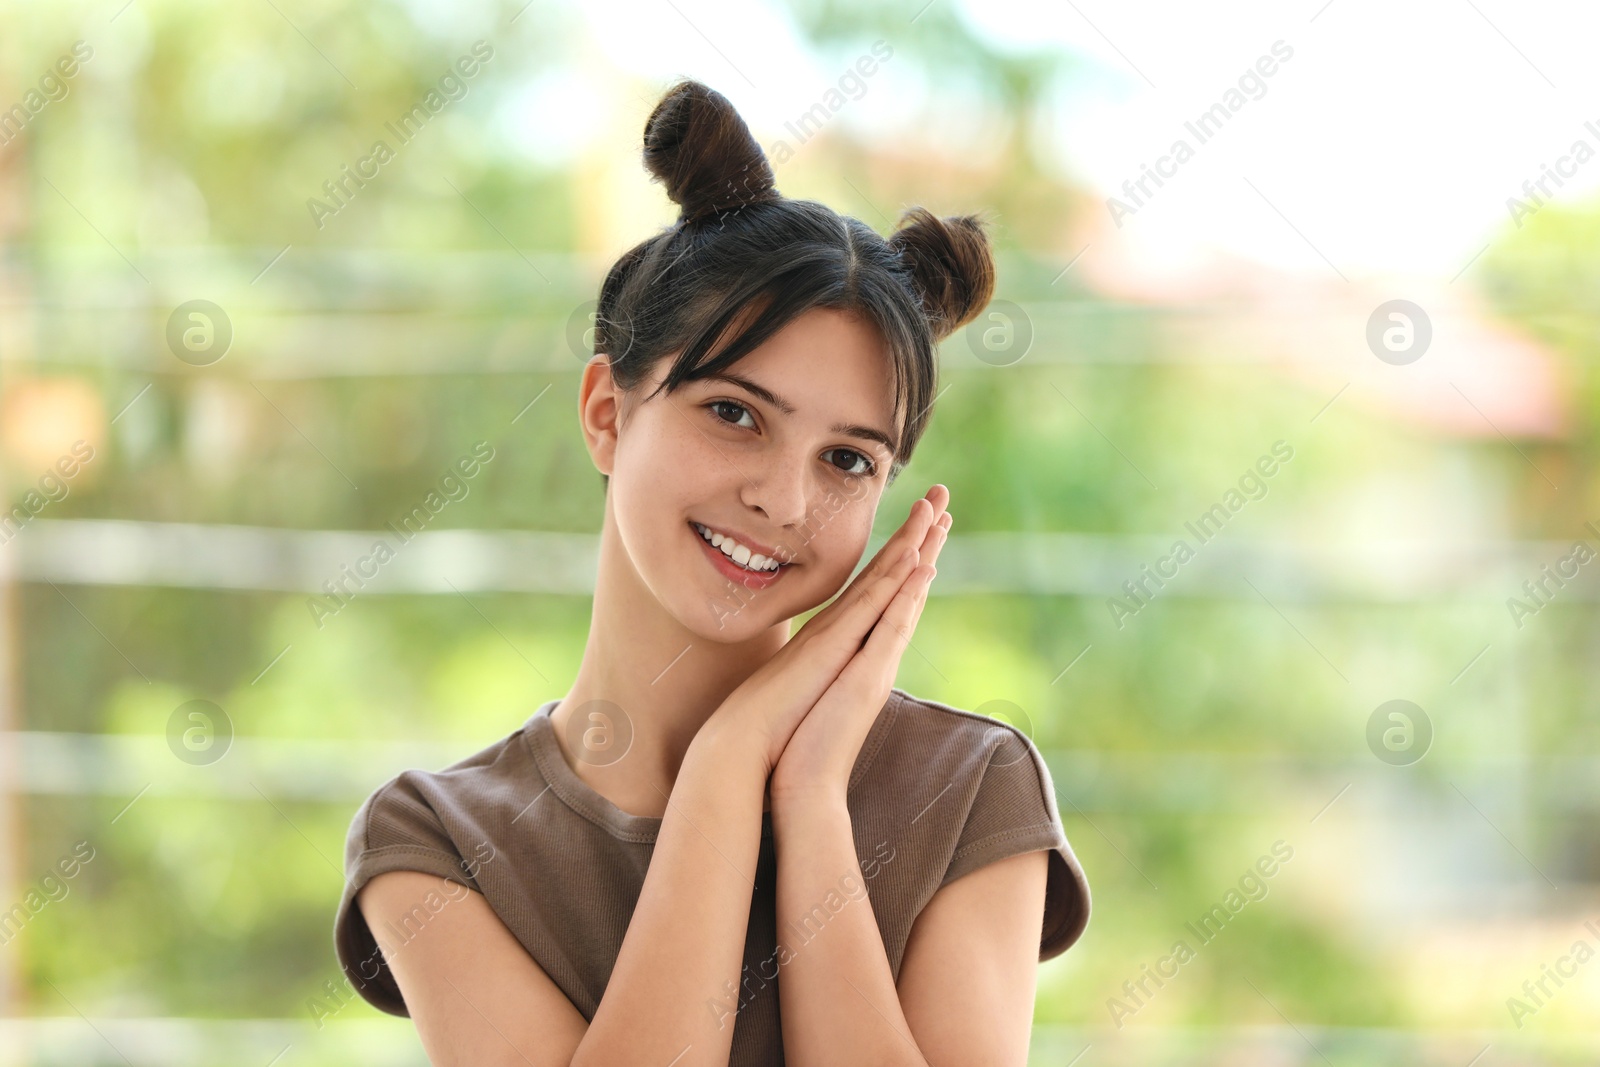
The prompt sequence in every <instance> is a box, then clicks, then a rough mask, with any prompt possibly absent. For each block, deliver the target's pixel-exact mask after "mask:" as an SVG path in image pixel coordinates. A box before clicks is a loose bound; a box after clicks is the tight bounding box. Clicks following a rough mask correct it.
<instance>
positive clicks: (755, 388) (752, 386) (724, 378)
mask: <svg viewBox="0 0 1600 1067" xmlns="http://www.w3.org/2000/svg"><path fill="white" fill-rule="evenodd" d="M703 380H705V381H720V382H728V383H730V384H732V385H737V386H738V387H739V388H741V389H743V390H745V391H746V392H748V393H750V394H751V395H752V396H755V397H757V398H759V399H761V400H764V401H766V402H767V403H768V404H771V405H772V406H773V407H775V408H777V409H778V410H779V411H781V412H783V413H784V414H785V415H793V414H794V413H795V406H794V405H793V404H791V403H789V402H788V401H787V400H785V399H784V398H783V397H781V396H779V395H778V394H777V393H774V392H773V391H772V390H771V389H768V388H767V387H766V386H764V385H757V384H756V383H755V382H753V381H751V380H750V379H749V378H745V377H742V376H741V375H738V374H732V373H729V372H726V371H725V372H723V373H721V374H709V375H707V376H706V377H705V379H703ZM830 429H831V430H832V432H834V433H842V434H844V435H845V436H847V437H854V438H856V439H858V440H861V441H875V442H877V443H878V444H881V445H882V446H883V447H884V448H885V449H887V450H888V452H889V455H890V456H893V455H894V452H895V448H894V441H893V440H892V439H891V438H890V437H889V435H888V434H886V433H884V432H883V431H882V430H879V429H876V428H875V427H872V426H860V425H857V424H855V423H845V422H836V423H834V424H833V426H832V427H830Z"/></svg>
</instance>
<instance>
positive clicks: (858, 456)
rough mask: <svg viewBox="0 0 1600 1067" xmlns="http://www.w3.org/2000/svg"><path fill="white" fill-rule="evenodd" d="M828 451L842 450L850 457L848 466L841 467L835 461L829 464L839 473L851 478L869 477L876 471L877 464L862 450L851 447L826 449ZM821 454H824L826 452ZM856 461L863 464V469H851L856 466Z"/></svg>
mask: <svg viewBox="0 0 1600 1067" xmlns="http://www.w3.org/2000/svg"><path fill="white" fill-rule="evenodd" d="M828 452H843V453H844V454H845V455H847V456H850V457H852V462H851V463H850V464H849V466H845V467H841V466H839V465H838V464H837V463H833V464H831V466H832V467H833V468H834V469H835V470H837V471H838V472H839V473H840V474H844V475H848V476H850V477H852V478H870V477H872V476H873V475H874V474H876V473H878V466H877V464H875V463H873V462H872V460H871V459H870V458H869V457H868V456H867V455H866V454H865V453H863V452H857V451H856V450H855V449H853V448H830V449H828ZM823 454H824V455H826V454H827V453H823ZM857 461H859V462H860V463H861V464H862V465H864V468H865V469H863V470H855V469H852V468H854V467H855V466H856V462H857Z"/></svg>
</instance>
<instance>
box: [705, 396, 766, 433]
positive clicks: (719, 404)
mask: <svg viewBox="0 0 1600 1067" xmlns="http://www.w3.org/2000/svg"><path fill="white" fill-rule="evenodd" d="M706 407H707V408H708V409H709V410H710V411H711V417H712V418H714V419H716V420H717V421H718V422H721V423H725V424H727V425H729V426H739V427H741V428H742V429H749V430H753V429H755V421H754V420H751V424H750V425H749V426H744V424H743V422H742V421H741V420H740V419H738V418H733V419H728V418H724V417H723V416H722V415H719V414H717V410H718V409H719V408H732V409H733V410H734V411H737V412H740V413H741V414H744V415H749V414H750V409H749V408H747V407H745V406H744V405H743V404H735V403H734V402H733V401H731V400H713V401H711V403H709V404H707V405H706Z"/></svg>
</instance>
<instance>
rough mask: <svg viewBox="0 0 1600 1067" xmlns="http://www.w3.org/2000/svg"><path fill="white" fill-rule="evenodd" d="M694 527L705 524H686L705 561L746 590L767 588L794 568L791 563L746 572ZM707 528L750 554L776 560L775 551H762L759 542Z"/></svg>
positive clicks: (710, 527)
mask: <svg viewBox="0 0 1600 1067" xmlns="http://www.w3.org/2000/svg"><path fill="white" fill-rule="evenodd" d="M696 525H700V526H705V525H706V524H705V523H699V524H696V523H695V522H694V521H693V520H691V521H690V522H689V523H687V526H688V530H689V535H690V536H691V537H693V538H694V539H695V540H696V541H698V542H699V543H700V547H701V551H702V552H703V553H704V555H705V557H706V559H707V561H708V562H710V564H711V565H712V566H713V567H715V568H716V569H717V572H718V573H719V574H721V575H722V577H724V578H726V579H727V580H728V581H731V582H734V583H736V584H738V585H742V586H744V587H745V588H747V589H765V588H766V587H767V586H770V585H772V584H773V583H774V582H776V581H777V580H778V579H780V578H782V577H783V576H784V575H785V574H786V573H788V571H789V570H790V568H792V567H793V566H794V564H793V563H780V564H779V566H778V568H777V569H776V570H771V571H756V570H748V569H746V568H744V567H742V566H740V565H739V564H737V563H735V562H734V561H733V560H732V559H730V558H729V557H728V555H727V554H726V553H724V552H723V551H722V549H720V548H717V547H715V546H713V545H712V544H711V542H709V541H707V540H706V539H705V538H704V537H701V536H700V531H699V530H697V529H696V528H695V527H696ZM707 528H708V529H710V530H712V531H713V532H715V533H720V534H723V535H724V536H728V537H732V538H733V539H734V540H735V541H738V542H739V543H740V544H742V545H744V546H745V547H747V548H749V549H751V550H752V552H759V553H760V554H762V555H766V556H768V557H769V558H777V556H776V552H777V550H772V552H770V553H769V552H767V551H764V550H763V549H764V546H760V545H759V542H757V543H752V542H750V541H746V540H744V539H743V538H741V537H739V536H738V535H737V534H734V533H731V532H728V531H724V530H723V529H721V528H720V527H715V526H708V527H707Z"/></svg>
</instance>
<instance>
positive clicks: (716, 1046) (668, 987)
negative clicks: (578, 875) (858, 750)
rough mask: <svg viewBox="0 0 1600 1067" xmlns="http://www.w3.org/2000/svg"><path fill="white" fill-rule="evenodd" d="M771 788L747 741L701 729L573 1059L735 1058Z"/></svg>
mask: <svg viewBox="0 0 1600 1067" xmlns="http://www.w3.org/2000/svg"><path fill="white" fill-rule="evenodd" d="M765 789H766V775H765V771H764V769H763V767H762V766H761V763H760V760H759V759H758V758H755V757H754V756H753V754H752V753H750V752H749V751H748V750H747V748H746V747H745V742H744V741H743V740H741V739H737V738H729V737H727V736H726V735H724V734H719V733H717V732H715V731H707V730H702V732H701V734H700V735H699V736H697V737H696V739H695V741H694V742H693V743H692V744H691V745H690V747H689V751H688V752H687V753H686V755H685V757H684V761H683V765H682V767H681V768H680V769H679V772H678V778H677V781H676V783H675V784H674V786H673V790H672V796H671V798H670V801H669V803H668V805H667V810H666V812H665V813H664V815H663V816H662V822H661V832H660V834H659V836H658V837H657V840H656V844H655V851H654V853H653V854H652V856H651V859H650V867H649V870H648V872H647V873H646V875H645V880H644V885H643V887H642V889H641V890H640V895H639V901H638V904H637V906H636V907H635V909H634V912H633V917H632V919H631V920H630V921H629V924H628V932H627V934H626V935H625V937H624V938H623V942H622V947H621V950H620V951H619V952H618V955H617V961H616V965H615V967H614V968H613V970H612V972H611V978H610V981H609V983H608V984H607V986H606V991H605V995H604V996H603V997H602V998H601V1001H600V1005H599V1007H598V1008H597V1009H596V1011H595V1016H594V1018H593V1020H591V1022H590V1025H589V1029H588V1031H587V1033H586V1034H585V1035H584V1038H583V1042H582V1043H581V1044H580V1045H579V1047H578V1049H577V1051H576V1053H575V1055H574V1057H573V1061H572V1062H573V1064H574V1067H583V1065H588V1064H595V1065H601V1064H606V1065H609V1064H617V1063H654V1064H668V1063H671V1064H673V1065H674V1067H690V1065H701V1064H716V1065H718V1067H723V1065H726V1064H727V1062H728V1056H729V1052H730V1050H731V1048H732V1043H733V1022H734V1014H735V1010H736V1008H737V990H738V984H739V978H740V970H741V967H742V965H743V961H744V943H745V935H746V933H747V929H748V924H749V915H750V901H751V894H752V892H753V889H754V877H755V869H756V859H757V856H758V853H759V849H760V845H761V807H762V796H763V793H764V791H765ZM730 990H731V991H732V992H730Z"/></svg>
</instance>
